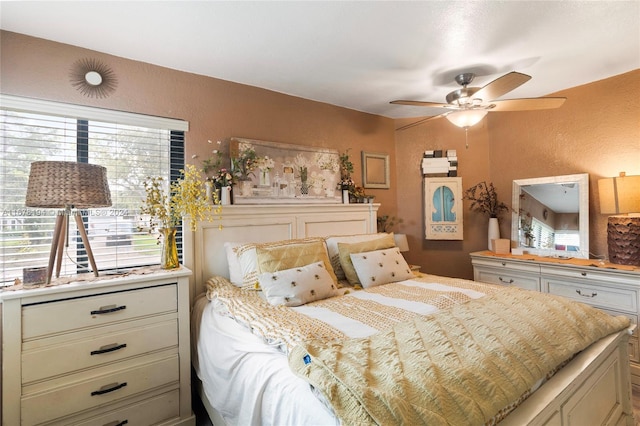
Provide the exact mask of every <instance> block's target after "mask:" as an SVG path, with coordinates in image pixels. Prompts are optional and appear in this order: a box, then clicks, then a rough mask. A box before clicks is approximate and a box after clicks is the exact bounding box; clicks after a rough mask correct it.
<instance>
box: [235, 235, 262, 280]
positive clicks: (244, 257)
mask: <svg viewBox="0 0 640 426" xmlns="http://www.w3.org/2000/svg"><path fill="white" fill-rule="evenodd" d="M235 252H236V255H237V257H238V263H239V264H240V274H241V280H240V284H239V286H241V287H246V286H252V287H253V286H255V285H256V284H257V282H258V255H257V254H256V246H255V244H244V245H242V246H240V247H237V248H236V249H235Z"/></svg>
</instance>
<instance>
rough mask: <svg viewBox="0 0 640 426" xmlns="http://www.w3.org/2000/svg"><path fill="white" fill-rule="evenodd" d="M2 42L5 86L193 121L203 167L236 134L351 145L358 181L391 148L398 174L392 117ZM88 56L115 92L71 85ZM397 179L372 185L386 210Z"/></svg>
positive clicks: (192, 142)
mask: <svg viewBox="0 0 640 426" xmlns="http://www.w3.org/2000/svg"><path fill="white" fill-rule="evenodd" d="M0 42H1V45H0V48H1V50H0V54H1V57H0V59H1V60H0V63H1V65H0V67H1V68H0V75H1V76H2V78H1V79H0V91H1V92H2V93H5V94H11V95H19V96H26V97H33V98H40V99H47V100H53V101H61V102H68V103H73V104H81V105H90V106H96V107H101V108H109V109H115V110H121V111H130V112H137V113H143V114H150V115H156V116H162V117H172V118H179V119H183V120H187V121H189V126H190V127H189V132H187V135H186V161H187V162H190V163H193V164H196V165H198V166H200V165H201V161H202V160H203V159H205V158H207V157H208V156H209V155H210V152H211V145H209V144H208V143H207V140H212V141H217V140H226V139H228V138H229V137H232V136H236V137H245V138H252V139H260V140H267V141H275V142H285V143H295V144H300V145H306V146H317V147H324V148H333V149H338V150H340V151H341V152H342V151H344V150H345V149H347V148H351V150H350V154H351V159H352V161H353V163H354V165H355V174H354V178H355V180H356V183H361V182H362V178H361V173H362V172H361V161H360V152H361V151H363V150H365V151H370V152H378V153H387V154H389V156H390V163H391V175H392V176H395V164H396V161H395V150H394V123H393V120H391V119H388V118H384V117H380V116H376V115H372V114H365V113H362V112H358V111H354V110H350V109H346V108H340V107H336V106H332V105H328V104H324V103H320V102H314V101H310V100H306V99H302V98H297V97H293V96H288V95H284V94H281V93H276V92H272V91H269V90H264V89H259V88H256V87H251V86H246V85H242V84H237V83H232V82H228V81H223V80H219V79H214V78H210V77H205V76H201V75H196V74H191V73H186V72H181V71H176V70H172V69H168V68H163V67H159V66H155V65H151V64H147V63H143V62H138V61H132V60H128V59H124V58H120V57H116V56H111V55H107V54H103V53H100V52H95V51H91V50H86V49H81V48H78V47H74V46H70V45H66V44H60V43H55V42H52V41H48V40H43V39H38V38H33V37H28V36H25V35H22V34H16V33H11V32H6V31H2V32H1V33H0ZM82 58H94V59H97V60H100V61H102V62H103V63H105V64H106V65H108V66H109V67H111V69H112V70H113V71H114V72H115V74H116V76H117V79H118V87H117V90H116V92H115V93H113V94H112V95H111V96H110V97H108V98H106V99H92V98H87V97H85V96H83V95H82V94H80V92H78V91H76V90H75V89H74V88H73V87H72V86H71V84H70V83H69V71H70V69H71V66H72V64H73V63H74V62H75V61H77V60H78V59H82ZM193 155H197V156H198V157H197V158H196V159H192V156H193ZM395 184H396V182H395V179H393V180H392V181H391V185H392V187H391V189H389V190H382V189H378V190H373V189H368V190H367V193H368V194H371V195H375V196H376V200H375V201H376V202H379V203H382V205H383V207H381V211H382V212H384V211H387V212H395V207H396V196H395Z"/></svg>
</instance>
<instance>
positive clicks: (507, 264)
mask: <svg viewBox="0 0 640 426" xmlns="http://www.w3.org/2000/svg"><path fill="white" fill-rule="evenodd" d="M471 263H472V264H473V266H474V267H480V268H491V269H496V270H505V271H509V272H524V273H531V274H536V275H539V274H540V266H538V265H535V264H530V263H524V262H517V261H514V260H507V259H499V258H483V259H480V258H473V259H472V260H471Z"/></svg>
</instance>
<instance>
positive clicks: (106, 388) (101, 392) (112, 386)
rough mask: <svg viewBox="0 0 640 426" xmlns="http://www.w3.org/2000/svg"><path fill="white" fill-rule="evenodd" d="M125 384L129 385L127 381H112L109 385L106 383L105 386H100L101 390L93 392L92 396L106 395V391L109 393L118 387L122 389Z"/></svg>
mask: <svg viewBox="0 0 640 426" xmlns="http://www.w3.org/2000/svg"><path fill="white" fill-rule="evenodd" d="M125 386H127V382H123V383H111V384H109V385H104V386H103V387H101V388H100V390H97V391H93V392H91V396H95V395H104V394H105V393H109V392H113V391H117V390H118V389H122V388H123V387H125Z"/></svg>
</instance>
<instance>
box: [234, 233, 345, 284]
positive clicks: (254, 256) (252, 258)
mask: <svg viewBox="0 0 640 426" xmlns="http://www.w3.org/2000/svg"><path fill="white" fill-rule="evenodd" d="M306 243H320V244H321V247H322V251H324V252H325V255H326V249H325V248H324V240H323V239H322V238H301V239H292V240H281V241H272V242H268V243H247V244H243V245H241V246H240V247H237V248H236V250H235V252H236V255H237V256H238V262H239V263H240V272H241V274H242V284H241V286H243V287H245V288H257V286H258V274H260V272H272V271H274V270H275V269H267V270H260V267H259V264H258V252H257V249H258V248H260V249H265V251H268V250H269V249H276V248H279V247H288V246H290V247H293V248H294V250H296V249H297V248H298V247H300V246H301V245H304V244H306ZM316 250H317V248H316ZM276 255H277V254H276ZM326 258H327V259H328V256H327V257H326ZM317 260H320V259H314V258H311V260H309V261H307V262H306V263H298V264H290V265H289V266H287V267H282V268H280V269H289V268H292V267H294V266H304V265H308V264H309V263H312V262H314V261H317ZM322 260H324V259H322ZM327 265H329V263H328V260H327ZM332 272H333V271H332Z"/></svg>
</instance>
